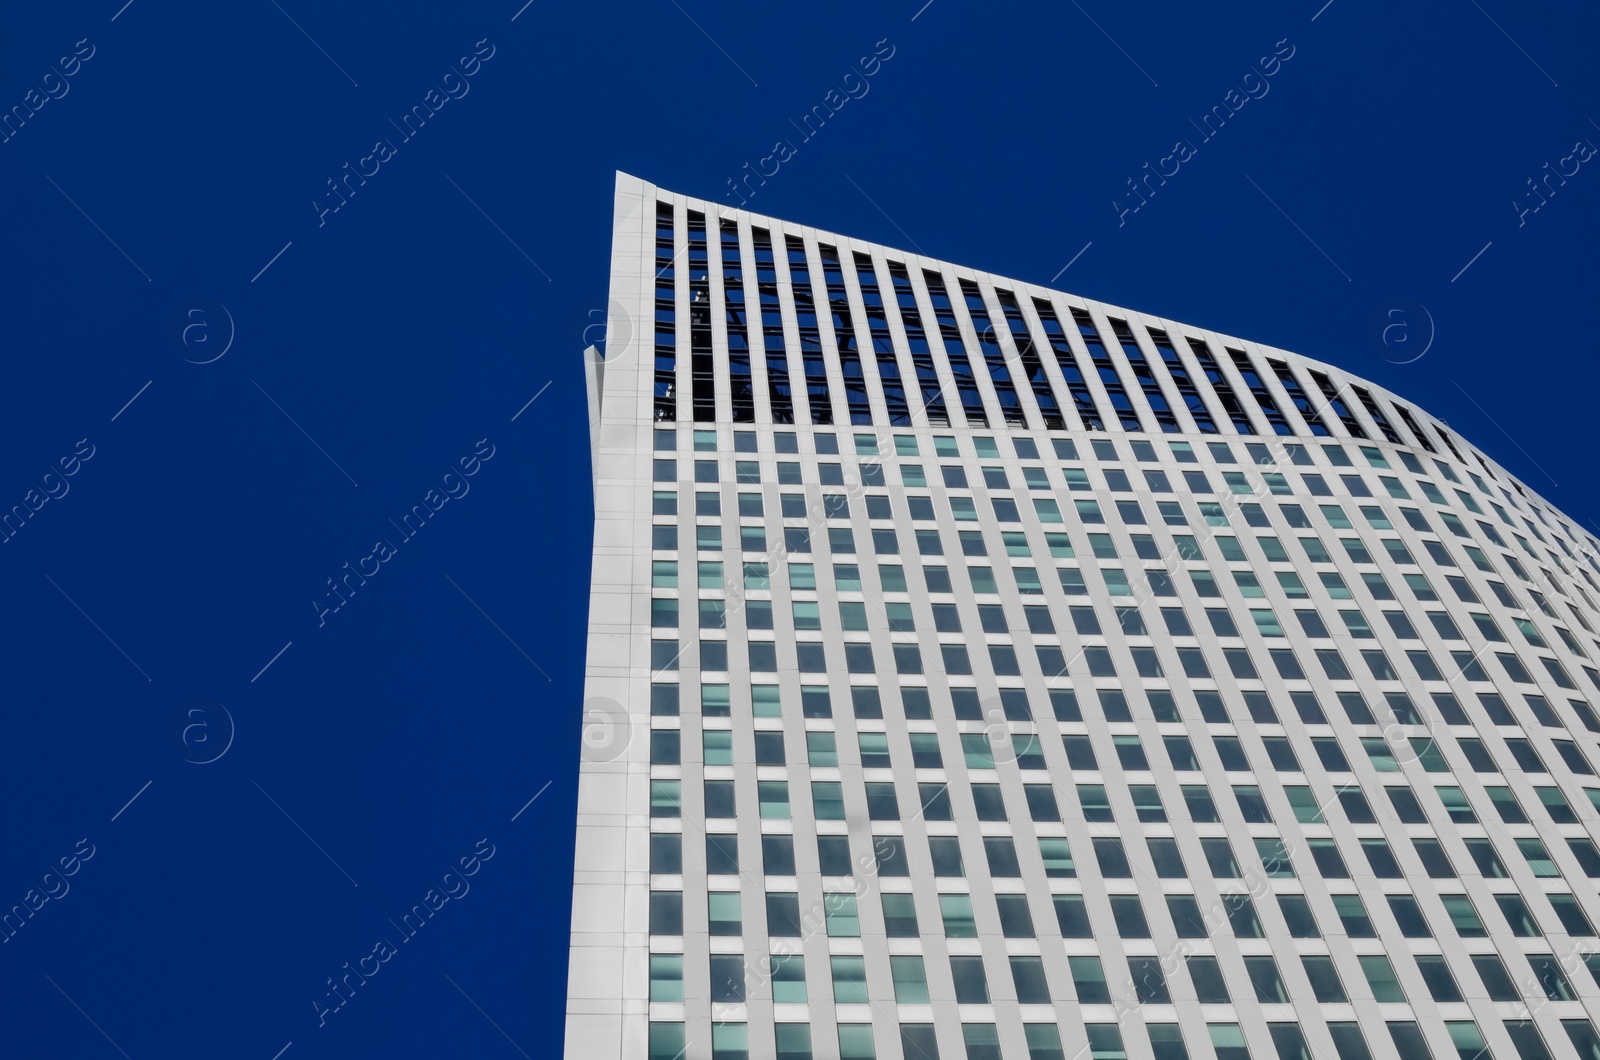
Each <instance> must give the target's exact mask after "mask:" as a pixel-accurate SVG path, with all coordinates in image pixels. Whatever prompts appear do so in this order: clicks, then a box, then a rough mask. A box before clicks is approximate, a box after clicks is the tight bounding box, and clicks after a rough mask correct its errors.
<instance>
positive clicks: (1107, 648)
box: [566, 174, 1600, 1060]
mask: <svg viewBox="0 0 1600 1060" xmlns="http://www.w3.org/2000/svg"><path fill="white" fill-rule="evenodd" d="M613 238H614V242H613V258H612V274H611V299H612V301H611V306H610V321H609V323H610V330H609V332H608V335H609V338H608V343H607V348H606V351H605V354H606V356H605V359H604V361H603V362H601V361H599V360H598V359H597V358H594V357H592V356H591V361H590V365H589V371H590V408H591V422H592V434H591V440H592V446H593V459H594V486H595V508H596V527H595V553H594V576H593V579H594V580H593V594H592V600H591V613H590V627H589V629H590V635H589V655H588V671H587V673H588V684H587V692H586V694H587V696H588V697H589V698H588V700H587V703H586V708H585V709H586V712H587V717H586V720H587V722H588V724H587V725H586V728H585V742H584V750H583V764H582V770H581V779H580V788H579V811H578V842H577V865H576V873H575V883H574V903H573V916H572V953H571V981H570V988H569V1001H568V1017H567V1032H566V1033H567V1038H566V1043H567V1046H566V1047H567V1055H568V1056H569V1057H574V1058H584V1060H588V1058H598V1057H648V1058H650V1060H674V1058H677V1057H680V1056H681V1057H685V1058H687V1060H735V1058H739V1060H743V1058H745V1057H752V1058H770V1057H779V1058H783V1060H799V1058H803V1057H816V1058H824V1057H826V1058H839V1057H843V1058H850V1060H859V1058H865V1057H878V1058H883V1060H900V1058H902V1057H905V1058H908V1060H923V1058H928V1057H943V1058H945V1060H960V1058H993V1057H1004V1058H1007V1060H1022V1058H1030V1060H1075V1058H1076V1060H1124V1058H1126V1057H1133V1058H1138V1060H1211V1058H1212V1057H1213V1055H1214V1056H1215V1057H1216V1058H1217V1060H1249V1058H1252V1057H1253V1058H1254V1060H1273V1058H1274V1057H1276V1058H1278V1060H1311V1058H1313V1057H1316V1058H1326V1060H1333V1058H1337V1060H1369V1058H1371V1057H1377V1058H1380V1060H1382V1058H1390V1057H1395V1056H1397V1055H1398V1056H1403V1057H1405V1058H1406V1060H1425V1058H1427V1057H1429V1056H1432V1057H1436V1058H1439V1060H1444V1058H1454V1057H1460V1058H1461V1060H1475V1058H1478V1057H1482V1058H1483V1060H1571V1058H1572V1056H1573V1053H1574V1051H1576V1053H1577V1055H1578V1057H1580V1058H1581V1060H1596V1058H1600V1038H1597V1036H1596V1032H1595V1029H1594V1027H1593V1025H1592V1023H1591V1019H1592V1014H1594V1013H1600V983H1597V979H1596V976H1597V975H1600V956H1596V955H1595V953H1594V951H1595V950H1596V949H1597V946H1596V942H1597V940H1596V933H1595V927H1594V925H1595V924H1596V923H1597V922H1600V899H1597V892H1596V879H1597V878H1600V849H1597V847H1596V843H1595V837H1596V834H1597V832H1596V830H1597V828H1600V811H1597V809H1596V807H1597V806H1600V777H1597V776H1596V773H1595V767H1594V763H1595V762H1596V761H1600V747H1597V746H1596V744H1597V739H1600V716H1597V715H1596V713H1595V710H1594V708H1593V706H1592V705H1591V704H1593V703H1594V702H1595V700H1596V698H1597V697H1600V672H1597V669H1596V660H1597V659H1600V641H1597V636H1596V629H1597V627H1600V608H1597V606H1596V601H1597V599H1600V580H1597V579H1600V561H1597V558H1596V557H1597V546H1596V540H1595V538H1594V537H1593V536H1591V535H1590V534H1588V533H1586V532H1584V531H1583V530H1581V529H1580V528H1578V527H1577V526H1575V525H1574V524H1573V523H1572V521H1571V520H1569V519H1568V518H1566V517H1565V516H1563V515H1562V514H1561V513H1559V512H1558V511H1556V510H1555V509H1554V508H1552V507H1551V506H1550V505H1549V504H1548V503H1547V502H1546V501H1544V500H1542V499H1541V498H1540V497H1538V496H1537V495H1536V494H1534V492H1533V491H1532V490H1529V489H1528V488H1527V487H1525V486H1524V485H1523V484H1522V483H1520V482H1518V481H1517V480H1516V478H1515V477H1513V476H1512V475H1510V474H1509V473H1508V472H1506V471H1505V470H1504V469H1503V468H1501V467H1500V466H1499V465H1497V464H1496V463H1494V462H1493V461H1492V460H1490V459H1489V458H1488V457H1487V456H1485V455H1483V454H1482V453H1480V451H1479V450H1477V449H1476V448H1474V447H1473V446H1472V445H1470V444H1469V443H1468V442H1467V441H1466V440H1465V439H1463V438H1460V437H1458V436H1456V435H1455V434H1454V433H1453V432H1452V431H1450V430H1449V429H1447V428H1446V427H1445V426H1444V425H1443V424H1442V423H1440V422H1439V421H1438V420H1436V419H1435V418H1433V417H1432V416H1429V415H1428V414H1427V413H1425V412H1423V411H1422V410H1420V409H1418V408H1416V407H1414V406H1412V405H1410V404H1409V403H1408V402H1405V401H1403V400H1401V399H1400V398H1398V397H1397V396H1395V395H1393V394H1391V393H1389V392H1387V391H1386V390H1384V389H1383V388H1381V387H1378V386H1375V385H1373V384H1371V383H1368V382H1364V381H1363V380H1361V379H1358V378H1355V377H1353V376H1351V375H1350V374H1349V373H1347V372H1344V371H1341V370H1340V369H1339V368H1336V367H1334V366H1332V365H1329V364H1323V363H1320V362H1317V361H1313V360H1310V359H1308V358H1304V357H1300V356H1298V355H1296V354H1292V353H1288V352H1286V351H1283V350H1278V349H1273V348H1270V347H1266V346H1262V345H1259V344H1257V343H1253V342H1249V341H1245V340H1242V339H1237V338H1232V337H1229V336H1226V335H1220V334H1217V333H1215V332H1211V331H1207V330H1205V329H1203V328H1197V327H1191V326H1189V325H1186V324H1181V323H1179V322H1177V321H1171V320H1164V319H1161V318H1158V317H1154V316H1151V315H1149V314H1146V313H1140V312H1134V311H1131V310H1126V309H1119V308H1116V307H1113V306H1108V305H1103V304H1100V303H1098V302H1092V301H1088V300H1086V299H1082V298H1078V297H1074V296H1072V295H1067V294H1062V293H1060V292H1056V291H1050V290H1046V289H1044V288H1042V287H1038V286H1036V285H1033V284H1029V283H1023V282H1019V281H1015V280H1007V279H1002V278H1000V277H996V276H991V275H989V274H987V273H983V272H978V271H975V270H972V269H966V268H962V267H960V266H956V265H951V264H949V263H946V262H941V261H934V260H931V259H929V258H926V257H923V256H921V255H916V254H907V253H904V252H901V251H897V250H892V249H889V248H887V247H882V246H878V245H875V244H871V243H865V242H862V241H860V240H856V239H849V238H846V237H842V236H837V235H830V234H828V233H824V232H818V231H816V230H815V229H812V228H808V227H805V226H803V225H796V224H790V223H787V222H784V221H778V220H774V219H771V218H766V217H761V216H758V215H755V214H751V213H748V212H744V211H740V210H733V209H729V208H727V207H725V206H721V205H718V204H716V203H710V202H702V201H698V200H695V199H690V198H686V197H685V196H682V195H676V194H672V193H669V192H665V191H662V190H660V189H658V188H656V187H654V186H652V185H649V184H645V183H643V182H641V181H639V180H637V179H635V178H632V177H629V176H625V175H620V174H619V176H618V183H617V196H616V211H615V229H614V237H613Z"/></svg>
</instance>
